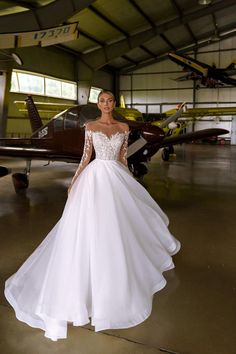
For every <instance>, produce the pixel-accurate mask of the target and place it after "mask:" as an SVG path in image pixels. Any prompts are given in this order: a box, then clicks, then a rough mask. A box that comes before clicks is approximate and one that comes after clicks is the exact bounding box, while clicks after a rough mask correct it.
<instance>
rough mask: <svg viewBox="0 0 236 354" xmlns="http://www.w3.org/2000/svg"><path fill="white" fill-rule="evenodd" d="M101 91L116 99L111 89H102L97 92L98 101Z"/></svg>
mask: <svg viewBox="0 0 236 354" xmlns="http://www.w3.org/2000/svg"><path fill="white" fill-rule="evenodd" d="M103 93H106V94H107V95H109V96H111V97H112V98H113V100H114V101H115V100H116V99H115V96H114V94H113V93H112V92H111V91H108V90H102V91H101V92H99V95H98V101H99V98H100V97H101V95H102V94H103Z"/></svg>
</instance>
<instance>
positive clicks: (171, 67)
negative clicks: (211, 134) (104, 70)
mask: <svg viewBox="0 0 236 354" xmlns="http://www.w3.org/2000/svg"><path fill="white" fill-rule="evenodd" d="M195 58H196V59H197V60H199V61H202V62H206V63H207V64H209V65H212V64H215V65H216V67H221V68H225V67H227V66H228V65H229V64H230V63H232V62H233V61H236V37H232V38H229V39H227V40H224V41H221V42H216V43H212V44H211V45H209V46H207V47H204V48H202V49H201V50H199V52H198V53H197V54H196V56H195ZM182 75H183V71H182V68H181V67H180V66H178V65H177V64H175V63H173V62H172V61H170V60H165V61H162V62H160V63H156V64H153V65H150V66H147V67H144V68H142V69H139V70H137V71H134V72H133V73H131V74H127V75H122V76H121V78H120V91H121V94H123V95H124V98H125V103H126V104H127V105H128V106H129V107H135V108H137V109H139V110H140V111H142V112H143V113H155V112H156V113H157V112H164V111H165V110H167V109H170V108H173V107H175V106H176V105H177V104H178V103H180V102H185V101H186V102H187V105H188V107H189V108H191V107H222V106H236V87H219V88H206V87H202V86H201V87H200V88H199V89H195V88H194V83H193V81H182V82H177V81H175V80H174V79H176V78H177V77H179V76H182ZM231 120H232V117H231V116H222V117H204V118H201V119H200V120H198V121H197V123H196V124H195V127H194V129H195V130H199V129H204V128H208V127H209V128H210V127H222V128H225V129H228V130H229V131H230V130H231ZM191 129H192V128H191Z"/></svg>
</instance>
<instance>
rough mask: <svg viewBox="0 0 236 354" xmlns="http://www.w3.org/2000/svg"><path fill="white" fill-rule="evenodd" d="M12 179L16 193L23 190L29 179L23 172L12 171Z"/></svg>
mask: <svg viewBox="0 0 236 354" xmlns="http://www.w3.org/2000/svg"><path fill="white" fill-rule="evenodd" d="M12 181H13V184H14V188H15V191H16V193H21V192H23V191H25V190H26V189H27V188H28V186H29V179H28V176H27V175H26V174H25V173H14V174H13V175H12Z"/></svg>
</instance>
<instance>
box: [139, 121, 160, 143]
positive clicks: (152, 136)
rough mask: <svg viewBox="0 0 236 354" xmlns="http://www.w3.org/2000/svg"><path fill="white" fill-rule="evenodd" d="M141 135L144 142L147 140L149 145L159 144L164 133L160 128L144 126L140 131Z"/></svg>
mask: <svg viewBox="0 0 236 354" xmlns="http://www.w3.org/2000/svg"><path fill="white" fill-rule="evenodd" d="M141 135H142V137H143V138H144V139H145V140H147V142H148V143H151V144H154V143H159V142H161V141H162V140H163V139H164V137H165V133H164V131H163V130H162V129H161V128H159V127H157V126H154V125H151V124H146V125H144V127H143V128H142V130H141Z"/></svg>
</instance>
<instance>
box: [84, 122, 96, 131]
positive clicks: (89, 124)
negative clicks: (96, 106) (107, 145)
mask: <svg viewBox="0 0 236 354" xmlns="http://www.w3.org/2000/svg"><path fill="white" fill-rule="evenodd" d="M96 126H97V120H91V121H89V122H87V123H86V124H85V128H86V129H87V130H93V129H94V128H95V127H96Z"/></svg>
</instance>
